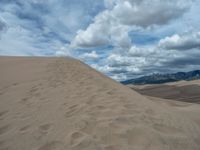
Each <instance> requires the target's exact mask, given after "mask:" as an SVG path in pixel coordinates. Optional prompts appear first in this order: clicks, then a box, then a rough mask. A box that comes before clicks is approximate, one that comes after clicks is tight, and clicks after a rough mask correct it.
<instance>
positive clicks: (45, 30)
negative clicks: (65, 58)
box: [0, 0, 103, 55]
mask: <svg viewBox="0 0 200 150" xmlns="http://www.w3.org/2000/svg"><path fill="white" fill-rule="evenodd" d="M89 8H91V9H89ZM101 9H103V3H102V2H101V1H100V0H96V1H93V0H87V1H79V0H74V1H69V0H65V1H64V0H61V1H57V0H26V1H24V0H9V1H6V0H3V1H0V16H2V17H3V18H4V19H5V22H6V25H7V26H8V27H9V30H8V31H7V32H4V33H3V34H2V35H1V40H0V45H1V47H0V54H1V55H57V54H59V53H61V52H62V53H66V54H67V52H64V51H63V50H60V49H62V47H64V46H65V45H66V44H68V43H69V42H70V41H71V39H72V38H73V37H74V35H75V34H76V31H78V30H79V29H81V28H84V27H86V26H87V25H88V24H89V23H90V21H91V20H92V18H93V16H94V15H96V14H97V13H98V12H99V11H101ZM4 28H5V25H4V24H2V21H0V30H2V29H4ZM19 39H23V40H19ZM8 41H9V42H8ZM10 45H13V46H12V47H11V46H10Z"/></svg>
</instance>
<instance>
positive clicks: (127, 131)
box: [0, 57, 200, 150]
mask: <svg viewBox="0 0 200 150" xmlns="http://www.w3.org/2000/svg"><path fill="white" fill-rule="evenodd" d="M0 71H1V73H0V150H199V149H200V144H199V143H200V117H199V114H200V105H198V104H190V103H181V102H175V101H174V102H171V101H163V100H162V99H157V98H151V97H148V98H146V97H144V96H142V95H140V94H138V93H137V92H135V91H133V90H132V89H130V88H129V87H126V86H123V85H121V84H120V83H117V82H115V81H113V80H111V79H109V78H108V77H106V76H104V75H102V74H100V73H98V72H96V71H95V70H93V69H91V68H90V67H88V66H87V65H85V64H83V63H81V62H80V61H77V60H74V59H71V58H20V57H0Z"/></svg>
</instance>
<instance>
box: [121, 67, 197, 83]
mask: <svg viewBox="0 0 200 150" xmlns="http://www.w3.org/2000/svg"><path fill="white" fill-rule="evenodd" d="M196 79H200V70H194V71H190V72H177V73H171V74H152V75H149V76H143V77H139V78H135V79H130V80H126V81H122V82H121V83H122V84H125V85H126V84H137V85H138V84H139V85H141V84H161V83H167V82H175V81H181V80H196Z"/></svg>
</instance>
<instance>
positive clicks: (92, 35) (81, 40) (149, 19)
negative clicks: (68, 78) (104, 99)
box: [72, 0, 189, 48]
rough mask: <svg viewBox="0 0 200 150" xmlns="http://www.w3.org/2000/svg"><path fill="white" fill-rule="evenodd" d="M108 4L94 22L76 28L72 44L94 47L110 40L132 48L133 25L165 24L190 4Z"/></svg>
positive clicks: (157, 0)
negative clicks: (130, 34) (131, 33)
mask: <svg viewBox="0 0 200 150" xmlns="http://www.w3.org/2000/svg"><path fill="white" fill-rule="evenodd" d="M105 5H106V6H107V9H106V10H104V11H103V12H101V13H99V14H98V15H97V16H96V17H95V18H94V20H93V23H91V24H90V25H89V26H88V27H87V28H86V29H85V30H79V31H78V32H77V35H76V37H75V38H74V40H73V41H72V45H74V46H75V47H83V48H91V47H99V46H104V45H109V44H110V45H113V46H116V47H121V48H130V46H131V39H130V37H129V32H130V31H131V30H133V28H136V27H140V28H147V27H151V26H153V25H165V24H167V23H168V22H169V21H171V20H173V19H176V18H179V17H181V16H182V15H183V14H184V13H185V12H186V10H187V9H188V8H189V5H188V1H187V2H186V1H185V0H178V1H176V2H174V1H172V0H168V1H161V0H153V1H152V0H141V1H137V0H125V1H123V0H115V1H114V0H111V1H108V0H106V1H105ZM144 10H145V11H144ZM158 14H159V15H158Z"/></svg>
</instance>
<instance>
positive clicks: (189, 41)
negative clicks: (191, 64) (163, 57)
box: [159, 32, 200, 50]
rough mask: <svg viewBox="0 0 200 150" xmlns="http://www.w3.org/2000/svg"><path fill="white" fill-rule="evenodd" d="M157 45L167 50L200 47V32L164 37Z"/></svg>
mask: <svg viewBox="0 0 200 150" xmlns="http://www.w3.org/2000/svg"><path fill="white" fill-rule="evenodd" d="M159 47H160V48H164V49H168V50H190V49H194V48H200V32H193V33H187V34H182V35H178V34H175V35H173V36H171V37H166V38H164V39H162V40H160V42H159Z"/></svg>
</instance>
